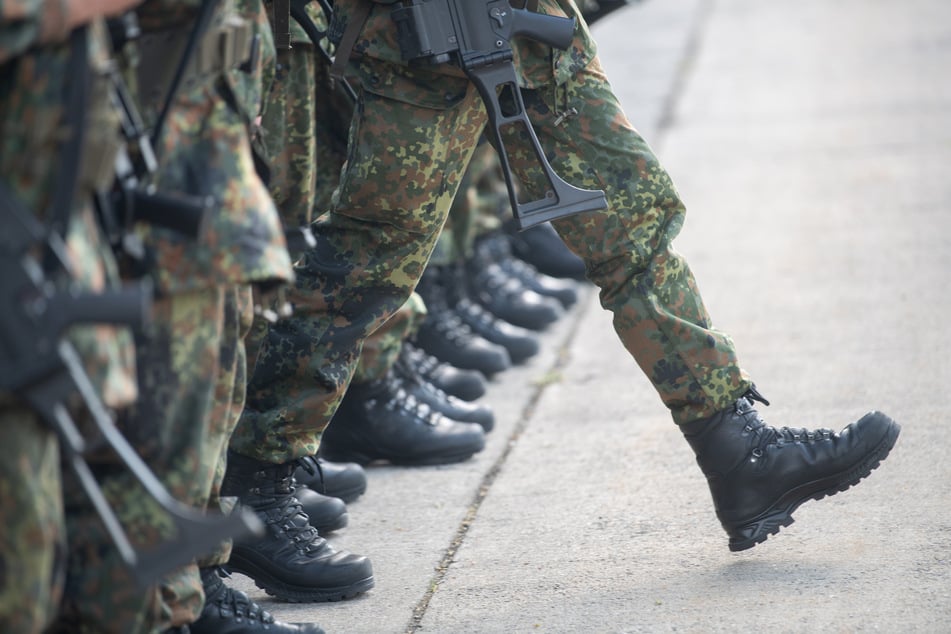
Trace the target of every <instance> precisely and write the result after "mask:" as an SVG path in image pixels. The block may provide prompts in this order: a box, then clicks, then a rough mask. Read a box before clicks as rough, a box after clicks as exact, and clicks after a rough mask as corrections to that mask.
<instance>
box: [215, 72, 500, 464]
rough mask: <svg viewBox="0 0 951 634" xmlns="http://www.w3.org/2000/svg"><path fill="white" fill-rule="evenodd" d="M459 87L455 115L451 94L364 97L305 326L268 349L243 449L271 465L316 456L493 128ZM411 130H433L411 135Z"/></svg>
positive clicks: (320, 225)
mask: <svg viewBox="0 0 951 634" xmlns="http://www.w3.org/2000/svg"><path fill="white" fill-rule="evenodd" d="M384 72H386V71H384ZM424 75H425V73H420V76H421V77H422V76H424ZM459 82H461V83H459ZM420 85H421V86H422V84H420ZM453 88H454V89H457V90H458V92H459V96H460V100H459V101H458V102H457V103H456V104H454V105H453V106H452V107H449V108H445V98H444V91H443V90H439V91H437V92H438V99H437V101H436V104H438V105H439V106H440V107H439V108H436V107H424V106H419V105H418V104H412V103H406V102H402V101H397V100H395V99H391V98H388V97H386V96H382V95H377V94H372V93H367V94H365V96H364V99H363V102H362V107H361V108H359V109H358V110H357V113H356V115H355V117H354V120H353V124H352V126H351V133H350V135H351V137H350V145H349V147H350V150H349V151H350V155H349V156H348V164H347V169H346V171H345V172H344V173H343V180H342V182H341V183H340V190H339V192H338V194H337V196H336V199H335V208H334V210H333V211H332V213H330V214H327V215H326V216H324V217H322V218H320V219H319V220H318V221H317V222H315V224H314V225H313V229H314V232H315V235H316V237H317V241H318V246H317V248H316V249H313V250H311V251H309V252H308V253H307V254H306V256H305V257H304V258H303V260H302V262H301V264H300V266H299V268H298V283H297V288H296V290H295V291H294V292H293V293H292V301H293V303H294V305H295V309H296V312H297V315H298V316H299V317H300V318H301V319H300V320H295V321H293V322H287V323H278V324H276V325H275V326H274V327H273V328H271V330H270V332H269V334H268V337H267V339H266V340H265V342H264V344H263V346H262V349H261V352H260V355H259V358H258V362H257V365H256V367H255V372H254V376H253V377H252V379H251V382H250V385H249V394H248V407H247V408H246V410H245V414H244V415H243V416H242V419H241V422H240V423H239V425H238V429H237V430H236V432H235V437H234V439H233V440H232V448H233V449H235V450H236V451H238V452H240V453H246V454H247V455H249V456H251V457H254V458H256V459H259V460H264V461H274V459H275V457H280V459H281V460H283V459H287V458H293V457H301V456H306V455H313V454H314V453H316V451H317V448H318V442H319V438H320V432H321V431H322V429H323V428H324V427H325V426H326V424H327V421H329V419H330V417H331V415H332V414H333V412H334V411H335V410H336V408H337V405H338V404H339V402H340V399H341V398H342V396H343V392H344V391H345V389H346V386H347V385H348V383H349V381H350V378H351V376H352V373H353V369H354V367H355V365H356V362H357V360H358V358H359V354H360V348H361V346H362V340H363V339H364V338H365V337H366V336H367V335H369V334H370V333H372V332H373V331H374V330H376V329H377V328H378V327H379V326H380V325H381V324H382V323H384V322H385V321H386V319H388V318H389V317H390V315H392V314H393V313H394V312H395V311H396V310H397V309H398V308H399V307H400V306H401V305H402V303H403V302H404V301H405V300H406V298H407V297H408V296H409V294H410V292H411V291H412V290H413V288H414V287H415V285H416V282H417V280H418V279H419V276H420V275H421V274H422V270H423V268H424V266H425V264H426V261H427V260H428V258H429V255H430V252H431V251H432V248H433V245H434V243H435V240H436V237H437V236H438V234H439V231H440V229H441V227H442V225H443V222H444V221H445V216H446V213H447V211H448V208H449V205H450V203H451V200H452V198H453V196H454V195H455V191H456V189H457V187H458V184H459V175H460V173H461V170H462V168H463V166H464V165H465V164H466V163H467V162H468V160H469V157H470V155H471V152H472V149H473V145H474V139H476V138H477V137H478V134H479V132H480V131H481V127H482V126H483V125H484V123H485V114H484V112H483V111H482V110H481V108H480V106H479V101H478V99H479V98H478V95H477V94H476V92H475V89H474V88H472V87H471V86H468V83H467V82H465V81H464V80H458V81H457V83H456V84H455V85H454V86H453ZM411 121H412V122H413V125H410V123H409V122H411ZM414 128H417V129H419V130H425V133H421V136H420V137H419V138H418V139H413V138H411V137H410V138H408V136H407V130H413V129H414ZM433 134H434V135H435V136H433ZM434 138H435V139H438V140H439V141H438V142H437V143H436V145H435V146H434V145H433V144H432V139H434ZM305 316H306V321H307V327H306V329H304V328H302V327H301V320H303V319H304V318H305ZM236 443H240V445H238V444H236Z"/></svg>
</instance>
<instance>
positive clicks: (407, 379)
mask: <svg viewBox="0 0 951 634" xmlns="http://www.w3.org/2000/svg"><path fill="white" fill-rule="evenodd" d="M390 372H392V373H393V375H394V378H395V379H396V381H397V384H398V385H399V386H400V387H402V388H403V389H404V390H406V392H407V393H408V394H410V395H411V396H415V397H416V399H417V400H418V401H420V402H421V403H425V404H426V405H429V406H430V407H431V408H433V409H434V410H436V411H437V412H439V413H440V414H443V415H444V416H446V417H448V418H451V419H452V420H457V421H461V422H463V423H476V424H478V425H479V426H481V427H482V430H483V431H486V432H488V431H492V428H493V427H495V413H494V412H493V411H492V408H491V407H489V406H487V405H479V404H477V403H469V402H466V401H463V400H462V399H458V398H456V397H455V396H451V395H449V394H446V393H445V392H443V391H442V390H440V389H439V388H438V387H436V386H435V385H433V384H432V383H429V382H428V381H426V380H425V379H423V378H422V377H421V376H419V374H417V373H416V372H415V371H414V370H413V368H412V366H410V365H409V364H407V363H406V362H405V361H403V359H402V358H399V359H397V361H396V364H395V365H394V366H393V368H392V369H391V370H390Z"/></svg>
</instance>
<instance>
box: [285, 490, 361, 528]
mask: <svg viewBox="0 0 951 634" xmlns="http://www.w3.org/2000/svg"><path fill="white" fill-rule="evenodd" d="M295 480H296V478H295ZM294 497H296V498H297V501H298V502H300V505H301V508H303V509H304V515H306V516H307V519H309V520H310V525H311V526H313V527H314V528H316V529H317V532H318V533H319V534H321V535H326V534H327V533H332V532H334V531H339V530H340V529H341V528H344V527H345V526H346V525H347V524H348V523H349V522H350V514H349V513H348V512H347V505H346V503H344V501H343V500H341V499H340V498H335V497H333V496H331V495H324V494H323V493H318V492H317V491H314V490H313V489H311V488H310V487H308V486H306V485H303V484H300V483H297V482H295V486H294Z"/></svg>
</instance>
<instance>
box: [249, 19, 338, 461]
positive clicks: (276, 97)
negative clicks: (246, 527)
mask: <svg viewBox="0 0 951 634" xmlns="http://www.w3.org/2000/svg"><path fill="white" fill-rule="evenodd" d="M308 12H309V14H310V15H311V17H312V19H314V21H315V24H317V25H318V26H320V25H323V24H324V23H325V21H324V19H323V16H322V14H321V13H320V12H319V9H318V8H317V6H316V3H312V4H310V5H308ZM291 43H292V48H291V49H289V50H280V51H278V53H277V59H278V69H277V73H276V76H275V81H274V85H273V87H272V89H271V91H270V92H269V94H268V99H267V101H266V103H265V108H264V116H263V118H262V123H261V127H262V131H263V137H264V139H265V145H266V148H267V158H268V162H269V166H270V168H271V181H270V192H271V194H272V196H273V198H274V201H275V204H276V205H277V208H278V209H279V210H280V213H281V218H282V220H283V221H284V223H285V226H288V227H299V226H307V225H310V223H311V222H312V217H313V214H314V209H315V205H316V204H317V202H316V201H317V198H318V196H320V197H321V198H322V199H323V200H326V199H327V198H328V197H329V191H332V188H333V185H334V184H335V183H336V175H337V174H338V173H339V170H340V164H341V162H342V160H343V157H342V155H339V154H337V155H333V154H329V153H328V150H329V148H332V147H334V146H326V145H324V146H322V147H321V148H320V151H321V152H322V154H321V159H322V161H323V162H321V163H320V164H318V163H317V152H318V144H317V143H316V140H317V139H318V138H319V137H320V136H322V135H327V134H332V132H327V131H326V130H324V131H322V132H318V128H322V129H323V128H326V124H327V123H328V120H327V119H318V118H317V104H318V102H319V100H315V97H316V95H317V94H318V88H317V83H316V82H317V76H318V75H317V73H318V72H320V71H318V63H317V57H316V56H315V50H314V47H313V44H312V42H311V41H310V40H309V39H307V36H306V34H305V33H304V31H303V29H302V28H301V27H300V26H299V25H298V24H297V23H296V21H293V20H292V21H291ZM321 88H322V89H321V90H320V94H321V96H323V95H325V94H330V91H329V90H324V88H326V86H321ZM325 107H326V106H325ZM318 124H320V125H318ZM336 147H339V145H338V146H336ZM318 168H319V169H318ZM318 179H319V183H320V187H321V190H320V191H318V189H317V187H318ZM309 273H310V271H309V270H308V269H307V268H306V267H301V266H300V265H299V263H298V266H297V268H296V270H295V275H296V288H295V289H289V290H288V299H289V300H290V301H291V302H292V303H293V304H294V306H295V310H294V314H293V315H292V316H291V317H290V318H288V319H285V320H283V323H281V324H277V325H269V324H266V323H264V322H263V320H261V319H258V320H256V323H255V324H254V326H253V329H252V333H251V335H250V339H249V342H248V345H249V348H250V349H251V354H252V356H253V359H254V361H253V364H251V365H249V367H250V368H252V370H251V371H250V372H249V374H251V375H252V376H253V375H254V374H255V373H256V372H258V371H259V370H260V369H261V368H262V367H268V365H269V364H271V363H274V362H276V358H275V356H274V355H275V347H274V345H273V343H272V342H274V341H277V340H279V339H280V338H281V337H282V333H283V332H285V331H287V330H293V331H295V332H300V333H306V332H309V329H310V327H311V326H310V323H309V321H310V318H309V314H308V312H307V311H306V309H305V308H304V304H303V303H302V301H301V297H302V296H304V295H306V293H307V290H306V289H307V288H308V285H309V284H312V283H313V282H312V281H311V282H308V281H307V277H308V275H309ZM302 338H303V337H302ZM263 371H264V372H266V370H263ZM258 382H259V381H251V382H250V384H249V387H248V389H249V394H248V403H249V407H248V408H247V409H246V410H245V412H244V414H243V415H242V417H241V419H240V421H239V423H238V426H237V427H236V429H235V431H234V434H233V435H232V438H231V449H232V450H233V451H236V452H237V453H240V454H243V455H247V456H251V457H256V458H258V459H263V460H269V461H274V462H284V461H285V460H286V459H289V458H285V457H284V454H283V453H282V452H280V451H273V450H267V451H266V452H264V453H261V452H260V450H259V439H260V438H262V437H268V436H269V435H270V434H271V431H272V430H271V429H270V427H269V421H268V420H267V419H264V418H259V417H257V416H256V415H255V412H254V409H255V407H256V406H257V401H256V394H257V393H256V388H257V385H258ZM259 424H260V425H261V426H260V427H259ZM271 443H272V445H282V443H281V442H280V441H277V440H272V441H271ZM313 453H316V450H315V451H314V452H313Z"/></svg>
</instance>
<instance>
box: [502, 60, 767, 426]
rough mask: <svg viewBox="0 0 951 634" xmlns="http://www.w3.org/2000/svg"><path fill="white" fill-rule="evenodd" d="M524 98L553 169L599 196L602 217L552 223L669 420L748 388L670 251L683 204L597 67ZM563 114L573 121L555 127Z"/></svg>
mask: <svg viewBox="0 0 951 634" xmlns="http://www.w3.org/2000/svg"><path fill="white" fill-rule="evenodd" d="M524 97H525V102H526V103H525V107H526V111H527V113H528V116H529V118H530V119H531V120H532V122H533V124H534V126H535V129H536V132H537V134H538V136H539V139H540V140H541V142H542V144H543V146H544V148H545V151H546V152H547V153H548V156H549V159H550V161H551V163H552V166H553V168H554V169H555V171H556V172H557V173H558V174H559V175H560V176H561V177H562V178H563V179H565V180H566V181H567V182H569V183H571V184H572V185H575V186H576V187H582V188H587V189H603V190H604V191H605V194H606V196H607V201H608V208H607V210H605V211H602V212H594V213H584V214H576V215H574V216H571V217H568V218H565V219H561V220H558V221H556V222H554V223H553V224H554V225H555V228H556V229H557V230H558V232H559V233H560V234H561V236H562V238H563V239H564V240H565V242H566V243H567V244H568V246H569V247H570V248H571V249H572V250H573V251H575V252H576V253H578V254H579V255H580V256H581V257H582V258H583V259H584V260H585V262H586V264H587V269H588V277H589V278H590V279H591V281H593V282H594V283H595V284H596V285H598V286H599V287H600V289H601V303H602V305H603V306H604V308H605V309H607V310H610V311H611V312H613V313H614V327H615V330H616V331H617V333H618V336H619V337H620V338H621V341H622V342H623V343H624V345H625V347H626V348H627V349H628V350H629V351H630V352H631V354H632V355H633V356H634V358H635V359H636V360H637V362H638V364H639V365H640V367H641V369H642V370H643V371H644V372H645V374H646V375H647V376H648V378H649V379H650V380H651V382H652V383H653V384H654V386H655V388H656V389H657V391H658V393H659V394H660V396H661V399H662V400H663V401H664V403H665V404H666V405H667V407H668V408H670V410H671V412H672V414H673V417H674V419H675V420H676V421H677V422H687V421H690V420H695V419H697V418H701V417H703V416H709V415H711V414H713V413H715V412H718V411H721V410H722V409H723V408H725V407H727V406H728V405H730V404H731V403H733V402H734V401H735V400H736V399H737V398H738V397H739V396H740V395H741V394H743V393H744V392H746V391H747V390H748V389H749V386H750V381H749V379H748V377H747V376H746V375H745V374H744V373H743V371H742V370H741V369H740V367H739V363H738V361H737V358H736V353H735V350H734V347H733V342H732V341H731V340H730V338H729V337H728V336H727V335H725V334H723V333H721V332H719V331H717V330H716V329H715V328H714V327H713V326H712V324H711V323H710V318H709V316H708V315H707V311H706V309H705V308H704V305H703V302H702V300H701V298H700V294H699V292H698V289H697V286H696V282H695V281H694V278H693V275H692V274H691V271H690V269H689V267H688V266H687V263H686V262H685V261H684V259H683V258H682V257H681V256H680V255H679V254H678V253H677V252H676V251H675V250H674V249H673V247H672V245H671V243H672V241H673V239H674V238H675V237H676V236H677V234H678V233H679V231H680V228H681V225H682V224H683V220H684V213H685V209H684V205H683V202H682V201H681V200H680V197H679V195H678V194H677V191H676V190H675V188H674V185H673V183H672V182H671V179H670V177H669V176H668V174H667V172H666V171H665V170H664V168H663V167H662V166H661V164H660V162H659V161H658V159H657V157H656V156H655V155H654V153H653V151H652V150H651V149H650V147H649V146H648V144H647V142H646V141H645V140H644V139H643V138H642V137H641V136H640V134H638V132H637V131H636V130H635V129H634V127H633V126H632V125H631V123H630V122H629V121H628V119H627V118H626V117H625V116H624V113H623V111H622V110H621V107H620V104H619V103H618V101H617V99H616V97H615V96H614V94H613V92H612V91H611V87H610V85H609V84H608V83H607V80H606V78H605V76H604V74H603V72H602V71H601V68H600V65H599V64H598V62H597V60H595V61H594V62H592V63H591V64H590V65H589V66H588V67H587V68H585V69H583V70H582V71H580V72H579V73H577V74H576V75H575V77H574V80H573V81H571V82H569V83H567V84H566V85H562V86H558V87H555V88H553V89H552V88H548V89H544V90H530V91H525V92H524ZM566 104H567V105H566ZM568 107H575V108H577V109H578V111H579V112H580V115H579V116H578V117H573V118H572V117H568V118H567V119H565V120H564V122H562V123H561V124H560V125H557V126H556V125H554V120H555V119H556V116H557V114H558V113H559V112H561V111H562V110H565V109H566V108H568ZM595 111H596V114H595ZM531 165H532V160H531V157H528V156H525V155H519V156H518V157H517V166H518V169H519V171H520V172H522V174H523V178H526V179H530V178H531V176H530V174H528V173H527V168H529V167H530V166H531ZM513 167H514V166H513Z"/></svg>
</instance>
